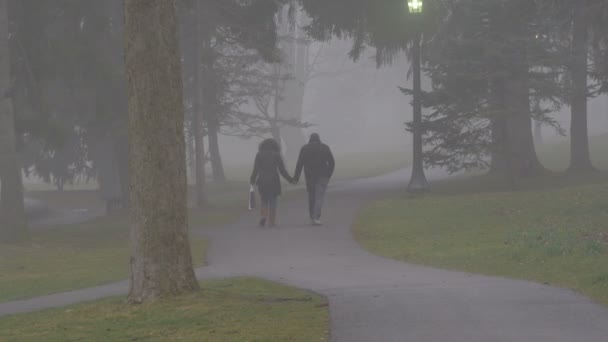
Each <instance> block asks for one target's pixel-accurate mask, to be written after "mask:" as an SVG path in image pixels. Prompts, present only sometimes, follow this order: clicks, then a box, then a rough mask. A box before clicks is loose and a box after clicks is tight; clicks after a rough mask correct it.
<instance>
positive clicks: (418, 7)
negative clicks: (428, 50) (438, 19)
mask: <svg viewBox="0 0 608 342" xmlns="http://www.w3.org/2000/svg"><path fill="white" fill-rule="evenodd" d="M407 5H408V9H409V12H410V14H411V15H412V16H414V17H418V16H420V14H421V13H422V8H423V2H422V0H408V2H407ZM417 25H418V23H416V26H417ZM421 36H422V33H421V31H419V30H418V28H416V34H415V37H414V42H413V46H412V67H413V68H414V70H413V71H414V100H413V110H414V121H413V125H412V133H413V136H414V156H413V157H414V158H413V163H412V178H411V179H410V183H409V185H408V187H407V190H408V191H409V192H413V193H420V192H428V191H429V190H430V187H429V183H428V181H427V179H426V176H425V174H424V165H423V158H422V103H421V99H420V97H421V95H422V87H421V85H420V78H421V76H420V40H421Z"/></svg>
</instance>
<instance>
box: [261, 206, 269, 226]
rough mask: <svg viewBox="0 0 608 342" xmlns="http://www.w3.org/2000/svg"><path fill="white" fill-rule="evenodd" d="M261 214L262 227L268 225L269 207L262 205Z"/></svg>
mask: <svg viewBox="0 0 608 342" xmlns="http://www.w3.org/2000/svg"><path fill="white" fill-rule="evenodd" d="M261 215H262V218H261V219H260V227H266V221H267V220H268V208H265V207H262V209H261Z"/></svg>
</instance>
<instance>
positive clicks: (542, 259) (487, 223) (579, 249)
mask: <svg viewBox="0 0 608 342" xmlns="http://www.w3.org/2000/svg"><path fill="white" fill-rule="evenodd" d="M604 177H605V176H604ZM475 180H479V179H478V178H471V179H468V180H466V181H464V182H463V181H460V180H458V181H453V183H454V184H449V183H450V182H444V184H443V186H440V187H439V188H440V189H442V190H443V193H444V194H442V195H430V196H425V197H415V198H397V199H389V200H384V201H380V202H377V203H375V204H373V205H371V206H370V207H368V208H367V209H365V210H364V211H363V213H362V214H361V217H360V219H359V221H358V223H357V224H356V227H355V234H356V237H357V239H358V240H359V241H360V243H361V244H362V245H363V246H364V247H365V248H367V249H368V250H370V251H371V252H373V253H375V254H378V255H381V256H385V257H388V258H393V259H397V260H402V261H408V262H412V263H418V264H423V265H429V266H433V267H438V268H445V269H453V270H462V271H468V272H472V273H479V274H487V275H496V276H505V277H511V278H518V279H528V280H532V281H537V282H541V283H548V284H552V285H556V286H560V287H564V288H572V289H576V290H578V291H580V292H582V293H584V294H585V295H587V296H589V297H592V298H594V299H596V300H598V301H600V302H602V303H604V304H608V182H603V183H599V184H592V185H578V186H570V187H564V188H544V187H542V186H540V187H536V188H532V190H527V191H521V192H514V193H507V192H485V193H469V194H462V193H460V194H459V191H460V190H462V189H459V187H458V185H459V184H460V186H462V184H463V183H464V184H465V185H464V187H465V188H467V189H469V190H471V189H472V190H473V191H474V190H475V185H474V183H475ZM554 180H555V182H557V179H554ZM550 183H551V182H547V183H546V184H545V185H547V186H549V185H550ZM482 184H483V183H482ZM450 186H451V188H450ZM479 187H480V188H485V186H484V185H481V186H479ZM440 192H441V191H440Z"/></svg>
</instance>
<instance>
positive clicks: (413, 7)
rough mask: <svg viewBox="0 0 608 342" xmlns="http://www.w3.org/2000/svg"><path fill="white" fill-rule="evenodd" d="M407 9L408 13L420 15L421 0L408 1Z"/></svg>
mask: <svg viewBox="0 0 608 342" xmlns="http://www.w3.org/2000/svg"><path fill="white" fill-rule="evenodd" d="M407 7H408V9H409V10H410V13H422V0H408V1H407Z"/></svg>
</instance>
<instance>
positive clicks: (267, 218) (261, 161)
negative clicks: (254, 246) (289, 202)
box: [251, 139, 294, 227]
mask: <svg viewBox="0 0 608 342" xmlns="http://www.w3.org/2000/svg"><path fill="white" fill-rule="evenodd" d="M279 174H280V175H281V176H283V178H285V180H287V181H288V182H289V183H292V184H293V183H294V180H293V178H292V177H291V176H290V175H289V173H287V170H286V169H285V164H284V163H283V157H281V148H280V147H279V144H278V143H277V142H276V141H275V140H274V139H266V140H264V141H263V142H262V143H261V144H260V148H259V152H258V154H257V155H256V157H255V164H254V166H253V173H252V174H251V184H252V185H255V186H257V187H258V191H259V193H260V197H261V202H262V204H261V214H262V219H261V220H260V226H262V227H264V226H266V223H267V222H268V224H269V226H270V227H274V226H275V225H276V217H277V201H278V197H279V196H280V195H281V179H280V177H279Z"/></svg>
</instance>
